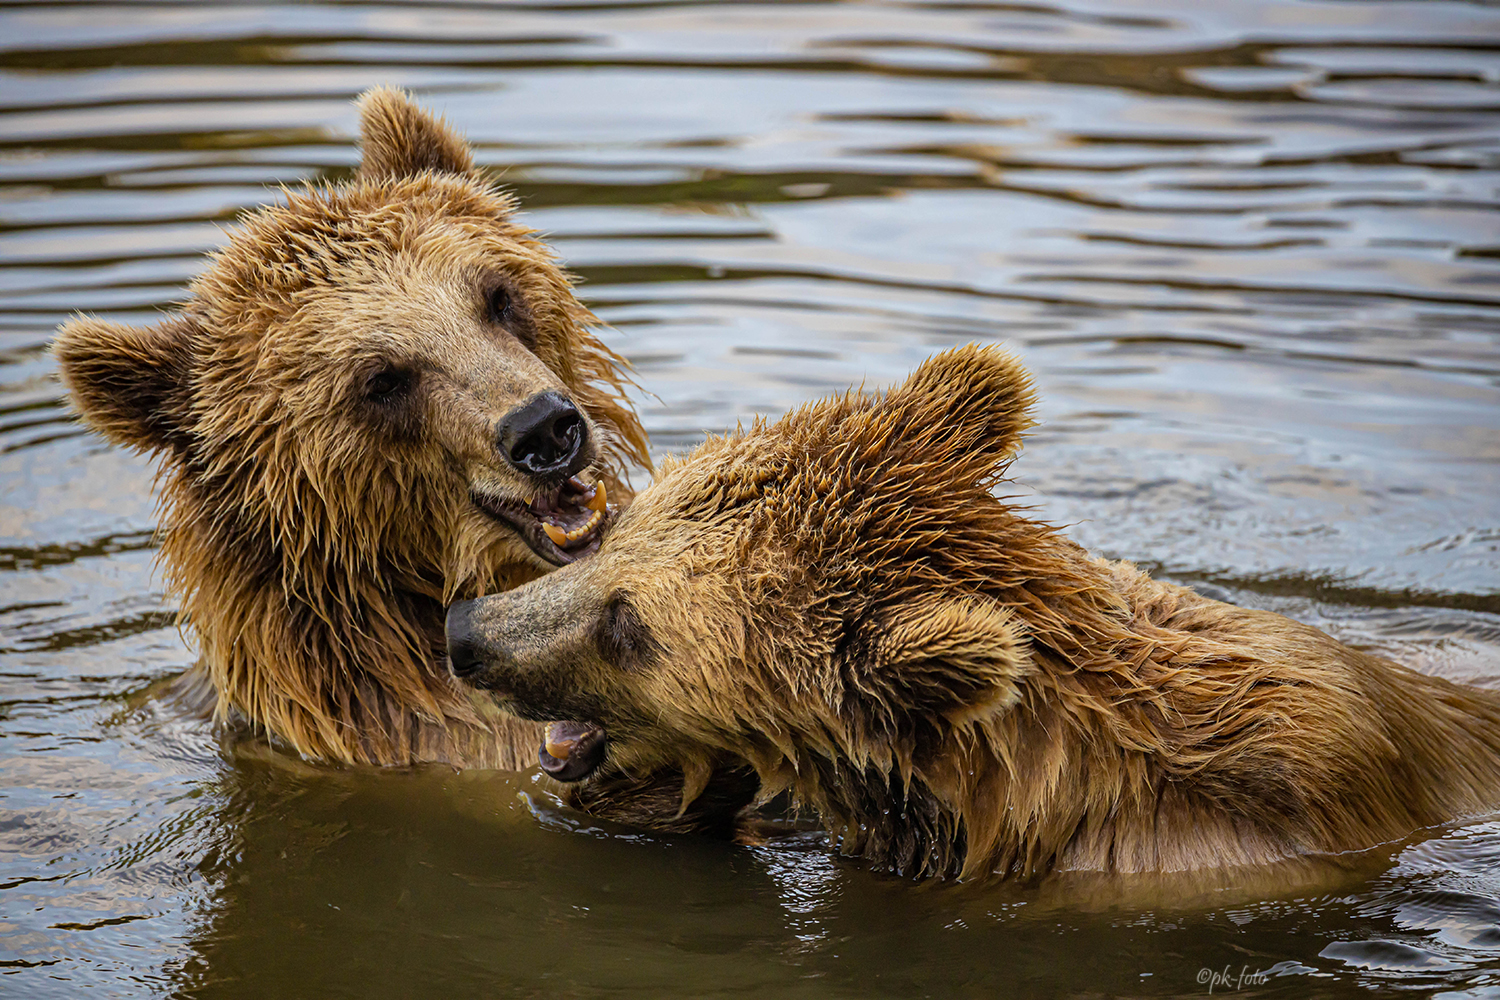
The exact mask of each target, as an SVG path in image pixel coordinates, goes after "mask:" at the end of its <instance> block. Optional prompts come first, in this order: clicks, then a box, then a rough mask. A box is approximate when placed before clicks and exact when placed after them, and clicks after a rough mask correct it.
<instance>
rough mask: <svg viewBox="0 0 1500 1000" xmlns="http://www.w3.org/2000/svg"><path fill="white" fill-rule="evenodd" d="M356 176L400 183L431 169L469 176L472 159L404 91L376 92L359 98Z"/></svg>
mask: <svg viewBox="0 0 1500 1000" xmlns="http://www.w3.org/2000/svg"><path fill="white" fill-rule="evenodd" d="M355 103H356V105H357V106H358V107H359V132H360V149H361V152H362V154H363V155H362V159H361V160H360V164H359V175H360V176H361V177H366V178H369V179H371V180H398V179H400V178H402V177H412V176H415V175H416V174H420V173H422V172H423V171H426V170H431V171H434V172H436V173H440V174H468V173H470V172H472V171H473V169H474V156H473V153H472V151H471V150H470V149H469V144H468V143H467V142H466V141H464V139H463V137H462V136H460V135H459V134H458V133H456V132H454V131H453V130H452V129H450V128H449V127H448V126H447V125H446V124H445V123H444V122H443V121H442V120H441V119H439V118H436V117H434V116H433V115H432V114H430V113H428V112H426V111H423V110H422V109H421V108H419V107H417V105H416V104H415V103H414V102H413V101H412V99H411V98H410V97H409V96H408V95H407V94H405V93H404V92H402V91H399V90H394V89H392V88H390V87H375V88H374V89H372V90H367V91H365V92H364V93H363V94H361V95H360V98H359V100H358V101H356V102H355Z"/></svg>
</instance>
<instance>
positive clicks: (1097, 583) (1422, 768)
mask: <svg viewBox="0 0 1500 1000" xmlns="http://www.w3.org/2000/svg"><path fill="white" fill-rule="evenodd" d="M1032 405H1033V390H1032V386H1031V381H1030V378H1029V376H1028V375H1027V374H1026V372H1025V371H1024V370H1023V369H1022V367H1021V366H1020V365H1019V364H1018V363H1017V362H1016V361H1015V360H1014V359H1012V358H1010V357H1009V356H1007V355H1005V354H1003V353H1001V352H999V351H996V350H993V349H977V348H972V347H971V348H964V349H960V350H957V351H952V352H949V353H947V354H944V355H940V356H938V357H936V358H934V359H932V360H931V361H929V362H928V363H926V364H924V365H923V366H922V367H921V368H920V369H919V370H918V371H917V372H916V373H915V374H914V375H913V376H912V377H911V378H910V379H909V380H908V381H907V382H906V383H905V384H903V385H900V386H897V387H896V388H894V389H892V390H891V391H890V392H889V393H887V394H886V395H884V396H883V397H882V396H872V395H864V394H849V395H845V396H841V397H836V398H832V399H828V400H825V401H822V402H819V403H815V404H812V405H809V406H806V407H803V408H802V409H800V410H798V411H796V412H794V413H792V414H789V415H788V416H786V417H785V418H784V419H782V420H780V421H779V422H777V423H775V424H770V425H767V424H759V423H758V424H756V425H755V426H754V427H753V428H751V429H750V430H749V431H747V432H744V433H742V434H736V435H733V436H730V437H725V438H718V439H714V440H711V441H710V442H708V443H707V444H705V445H704V446H702V447H701V448H700V449H699V450H698V451H696V452H695V453H693V454H692V455H691V456H689V457H688V458H687V459H686V460H684V461H680V462H673V463H670V464H667V465H665V466H664V467H663V468H662V469H661V470H660V472H659V475H658V477H657V480H656V482H655V483H654V484H653V485H652V487H651V488H650V489H648V490H646V491H644V492H643V493H642V494H641V495H640V496H639V497H638V498H637V499H636V501H635V503H634V504H633V505H632V507H631V509H630V510H629V511H628V512H627V513H626V515H625V516H624V517H623V518H622V519H621V520H620V521H619V523H618V524H617V525H616V526H615V527H614V529H613V530H612V533H611V534H610V535H609V536H608V537H607V538H606V539H605V542H604V545H603V548H602V549H601V551H600V553H599V554H598V555H597V556H596V557H594V558H593V559H591V560H589V561H588V562H587V563H581V564H578V565H574V566H570V567H567V568H565V569H563V570H561V571H559V572H558V573H555V574H552V575H550V576H548V577H546V578H544V579H541V580H538V581H536V582H534V583H531V584H528V585H526V586H524V587H521V588H519V589H516V590H513V591H511V592H509V593H507V594H503V595H498V596H495V597H489V598H484V599H482V600H480V601H478V602H475V603H474V604H473V605H469V606H466V609H465V610H463V613H462V615H461V616H460V618H461V621H462V623H463V624H464V627H465V628H466V629H467V630H468V631H470V632H471V633H472V636H473V641H474V642H476V643H479V645H478V646H476V648H482V649H483V650H484V655H485V656H486V657H487V658H488V659H487V666H486V669H485V671H484V672H482V673H480V674H478V675H476V676H475V677H474V678H473V679H474V680H475V681H476V682H477V683H479V684H481V685H483V686H485V687H488V688H490V689H492V691H493V692H494V694H495V696H496V698H497V700H498V701H499V703H501V704H502V705H504V706H506V707H508V708H509V709H511V710H513V711H519V712H522V713H524V714H531V715H535V716H542V715H545V714H547V713H549V712H557V713H561V714H566V715H568V716H569V717H570V718H581V719H589V720H592V721H595V722H598V723H601V724H603V725H605V726H606V727H607V728H608V730H609V733H610V747H611V751H610V753H611V766H612V767H615V768H619V769H623V770H624V771H626V772H627V773H628V772H631V771H634V770H637V769H641V770H651V769H655V768H659V767H661V766H662V765H663V764H665V763H671V764H673V765H675V766H679V767H681V768H682V769H683V770H684V771H685V773H686V774H687V775H688V778H689V780H688V784H687V791H686V797H687V798H688V799H691V796H692V792H693V790H694V789H696V788H697V787H700V784H701V781H702V780H703V777H704V776H706V775H707V774H708V773H709V771H710V770H711V769H713V768H723V767H726V766H730V765H732V764H733V763H734V762H745V763H748V764H750V765H751V766H752V767H753V768H754V769H755V772H756V773H757V774H758V776H759V778H760V782H761V790H760V794H761V795H762V796H763V797H765V796H771V795H775V794H777V793H779V792H782V791H787V790H789V791H790V792H791V794H792V795H793V796H794V797H795V799H796V800H797V801H798V802H800V803H801V804H803V805H804V806H806V807H809V808H810V809H812V810H813V811H815V812H816V814H817V815H818V816H820V817H821V819H822V821H823V823H824V824H825V825H826V827H827V829H828V831H829V832H830V834H831V836H832V838H833V840H834V841H835V842H836V843H837V844H838V845H839V846H840V848H841V849H842V850H843V851H844V852H846V853H848V854H852V855H857V856H860V857H863V858H867V859H869V860H871V861H872V862H874V863H876V864H877V865H880V866H883V867H886V868H889V869H892V870H894V871H898V872H902V873H906V874H910V875H938V876H968V877H972V876H978V875H983V874H988V873H1002V874H1008V875H1014V876H1021V877H1026V876H1034V875H1037V874H1040V873H1044V872H1047V871H1050V870H1053V869H1082V870H1095V871H1106V872H1163V871H1194V870H1204V869H1216V868H1222V867H1225V866H1234V865H1259V864H1265V863H1269V862H1271V861H1274V860H1277V859H1282V858H1289V857H1297V856H1302V855H1308V854H1314V853H1333V852H1342V851H1350V850H1358V849H1361V848H1366V847H1370V846H1372V845H1375V844H1378V843H1382V842H1386V841H1390V840H1393V839H1396V838H1400V837H1403V836H1405V835H1407V834H1409V833H1410V832H1412V831H1413V830H1416V829H1419V828H1422V827H1426V826H1430V825H1433V824H1437V823H1442V822H1445V821H1448V820H1450V819H1453V818H1454V817H1458V816H1464V815H1470V814H1475V813H1480V812H1485V811H1489V810H1492V809H1495V808H1496V807H1497V806H1500V696H1497V695H1496V694H1494V693H1491V692H1488V691H1483V690H1477V689H1472V688H1468V687H1464V686H1461V685H1457V684H1454V683H1451V682H1448V681H1446V680H1442V679H1439V678H1434V677H1428V676H1424V675H1421V674H1418V673H1416V672H1414V671H1411V670H1409V669H1406V668H1404V667H1401V666H1399V665H1397V664H1395V663H1393V662H1391V661H1390V660H1387V659H1383V658H1381V657H1377V656H1372V655H1369V654H1366V653H1362V652H1360V651H1358V650H1354V649H1351V648H1349V647H1347V646H1344V645H1342V644H1341V643H1339V642H1337V641H1335V640H1334V639H1332V638H1331V637H1329V636H1327V635H1325V634H1323V633H1322V632H1320V631H1318V630H1316V629H1313V628H1311V627H1308V626H1306V625H1302V624H1299V623H1297V622H1294V621H1291V620H1289V619H1287V618H1284V617H1282V616H1280V615H1276V614H1272V613H1269V612H1265V611H1253V610H1246V609H1242V608H1238V607H1234V606H1231V605H1228V604H1224V603H1221V602H1218V601H1213V600H1210V599H1208V598H1205V597H1202V596H1200V595H1197V594H1195V593H1193V592H1192V591H1190V590H1187V589H1185V588H1182V587H1177V586H1172V585H1169V584H1164V583H1159V582H1156V581H1153V580H1151V579H1150V578H1149V577H1147V576H1146V575H1145V574H1143V573H1141V572H1140V571H1138V570H1137V569H1136V568H1134V567H1133V566H1131V565H1129V564H1127V563H1118V562H1108V561H1105V560H1100V559H1095V558H1093V557H1091V556H1090V555H1089V554H1088V553H1087V552H1085V551H1084V550H1083V549H1082V548H1080V547H1079V546H1078V545H1076V544H1074V543H1073V542H1071V541H1069V540H1068V539H1067V538H1065V537H1064V536H1063V535H1062V534H1061V533H1059V532H1058V531H1057V530H1056V529H1054V528H1052V527H1049V526H1047V525H1045V524H1041V523H1039V522H1038V521H1036V520H1034V519H1033V518H1032V517H1030V516H1029V514H1028V512H1027V510H1026V508H1025V507H1022V506H1019V505H1017V504H1016V503H1015V502H1014V501H1013V500H1012V499H1009V498H1007V497H1005V496H1004V493H1005V490H1006V482H1007V481H1006V479H1005V476H1006V473H1007V470H1008V467H1009V465H1010V463H1011V461H1012V459H1013V458H1014V456H1015V453H1016V451H1017V450H1018V448H1019V441H1020V434H1021V433H1022V431H1023V430H1024V429H1025V428H1026V427H1027V426H1028V425H1029V424H1030V422H1031V418H1030V415H1029V414H1030V411H1031V408H1032ZM627 607H628V609H629V618H628V625H629V627H628V629H625V632H626V633H628V637H629V642H626V643H623V644H622V643H620V642H618V641H616V640H612V639H611V638H610V635H611V634H612V631H611V630H613V632H620V631H621V629H622V626H621V625H620V624H619V622H620V621H621V617H620V615H621V611H620V609H621V608H627ZM591 621H602V622H603V623H604V624H603V625H598V624H594V625H591V624H588V623H589V622H591ZM580 622H581V623H583V624H580ZM454 625H455V619H454V618H452V617H450V632H451V631H452V630H453V628H454ZM601 636H603V637H604V638H603V639H601V638H600V637H601ZM620 649H626V650H627V653H624V654H622V653H620V652H619V650H620ZM643 650H644V651H645V652H642V651H643ZM695 776H697V777H695Z"/></svg>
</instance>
